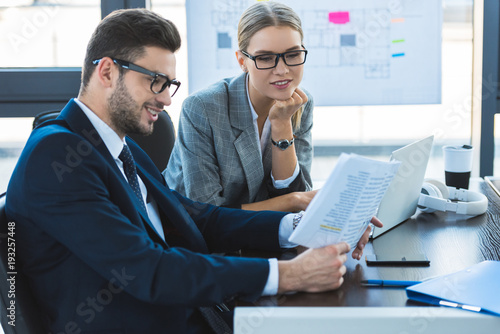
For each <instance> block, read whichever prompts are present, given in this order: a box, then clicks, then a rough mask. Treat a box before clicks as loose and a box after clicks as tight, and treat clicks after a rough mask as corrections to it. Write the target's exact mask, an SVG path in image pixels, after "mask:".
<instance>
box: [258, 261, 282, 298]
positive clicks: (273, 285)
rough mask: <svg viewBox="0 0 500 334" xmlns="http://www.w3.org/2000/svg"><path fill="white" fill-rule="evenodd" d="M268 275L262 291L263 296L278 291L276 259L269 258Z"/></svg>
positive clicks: (272, 294) (271, 294)
mask: <svg viewBox="0 0 500 334" xmlns="http://www.w3.org/2000/svg"><path fill="white" fill-rule="evenodd" d="M268 261H269V276H268V277H267V283H266V286H265V287H264V291H262V295H263V296H274V295H275V294H277V293H278V284H279V270H278V259H269V260H268Z"/></svg>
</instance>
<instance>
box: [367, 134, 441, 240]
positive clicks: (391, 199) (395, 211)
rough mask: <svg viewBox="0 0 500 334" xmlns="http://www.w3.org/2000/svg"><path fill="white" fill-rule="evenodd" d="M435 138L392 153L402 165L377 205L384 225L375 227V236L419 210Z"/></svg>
mask: <svg viewBox="0 0 500 334" xmlns="http://www.w3.org/2000/svg"><path fill="white" fill-rule="evenodd" d="M433 141H434V136H429V137H427V138H424V139H421V140H419V141H416V142H414V143H411V144H409V145H407V146H405V147H402V148H400V149H398V150H396V151H394V152H392V154H391V161H392V160H398V161H401V165H400V166H399V169H398V171H397V173H396V175H395V176H394V178H393V179H392V182H391V184H390V185H389V188H387V191H386V193H385V195H384V197H383V198H382V201H381V202H380V205H379V207H378V212H377V218H378V219H380V221H381V222H382V223H383V224H384V227H381V228H378V227H374V230H373V232H372V238H376V237H378V236H380V235H382V234H383V233H385V232H387V231H389V230H390V229H392V228H394V227H395V226H397V225H399V224H401V223H402V222H404V221H405V220H407V219H408V218H410V217H411V216H413V215H414V214H415V212H416V211H417V202H418V198H419V196H420V191H421V189H422V184H423V183H424V176H425V170H426V169H427V163H428V162H429V156H430V154H431V149H432V142H433Z"/></svg>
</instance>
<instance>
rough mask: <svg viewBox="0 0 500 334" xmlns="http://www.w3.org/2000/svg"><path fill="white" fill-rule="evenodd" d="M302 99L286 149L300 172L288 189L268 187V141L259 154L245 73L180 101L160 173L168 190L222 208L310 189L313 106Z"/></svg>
mask: <svg viewBox="0 0 500 334" xmlns="http://www.w3.org/2000/svg"><path fill="white" fill-rule="evenodd" d="M306 94H307V96H308V99H309V100H308V102H307V103H306V105H305V106H304V112H303V114H302V120H301V125H300V128H299V129H298V130H296V131H295V136H296V138H295V142H294V146H292V147H291V148H294V149H295V150H296V153H297V158H298V161H299V165H300V173H299V175H298V176H297V178H296V179H295V180H294V181H293V182H292V183H291V184H290V185H289V187H288V188H285V189H276V188H275V187H274V186H273V183H272V179H271V167H272V162H271V142H269V144H268V145H267V146H266V147H265V149H264V154H263V156H262V157H261V155H260V149H259V146H260V143H259V142H258V140H257V135H256V133H255V127H254V123H253V119H252V112H251V110H250V106H249V103H248V98H247V92H246V74H245V73H243V74H242V75H240V76H238V77H234V78H229V79H224V80H221V81H219V82H217V83H215V84H213V85H211V86H210V87H208V88H206V89H204V90H201V91H198V92H196V93H194V94H192V95H191V96H189V97H188V98H187V99H186V100H185V101H184V103H183V105H182V111H181V115H180V119H179V128H178V135H177V139H176V142H175V145H174V148H173V151H172V155H171V156H170V160H169V163H168V166H167V168H166V169H165V171H163V175H164V176H165V179H166V180H167V183H168V185H169V187H170V188H172V189H175V190H177V191H178V192H180V193H181V194H182V195H184V196H187V197H189V198H190V199H192V200H195V201H200V202H206V203H210V204H215V205H220V206H228V207H241V204H246V203H253V202H258V201H262V200H265V199H268V198H271V197H275V196H279V195H282V194H286V193H290V192H293V191H308V190H311V189H312V182H311V176H310V170H311V161H312V155H313V151H312V145H311V128H312V124H313V114H312V109H313V101H312V97H311V96H310V95H309V93H307V92H306Z"/></svg>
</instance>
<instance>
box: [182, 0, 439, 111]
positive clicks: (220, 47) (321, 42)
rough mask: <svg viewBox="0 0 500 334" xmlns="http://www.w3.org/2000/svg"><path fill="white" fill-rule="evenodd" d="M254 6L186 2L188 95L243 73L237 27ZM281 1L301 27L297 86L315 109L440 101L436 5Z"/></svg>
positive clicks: (406, 0)
mask: <svg viewBox="0 0 500 334" xmlns="http://www.w3.org/2000/svg"><path fill="white" fill-rule="evenodd" d="M256 1H257V0H243V1H233V0H210V1H207V0H187V3H186V10H187V19H188V61H189V63H188V66H189V91H190V92H194V91H196V90H199V89H201V88H204V87H207V86H208V85H210V84H212V83H214V82H216V81H218V80H220V79H222V78H225V77H231V76H234V75H237V74H239V73H241V70H240V68H239V66H238V64H237V62H236V56H235V51H236V50H238V40H237V26H238V21H239V19H240V16H241V14H242V13H243V12H244V10H245V9H246V8H248V6H250V5H252V4H253V3H255V2H256ZM280 2H282V3H284V4H286V5H288V6H290V7H291V8H293V9H294V10H295V12H296V13H297V14H298V15H299V16H300V18H301V20H302V28H303V31H304V45H305V47H306V49H307V50H308V51H309V53H308V58H307V62H306V64H305V65H304V66H305V69H304V79H303V82H302V86H303V87H304V88H306V89H307V90H308V91H309V92H310V93H311V94H312V95H313V97H314V101H315V104H316V105H376V104H378V105H380V104H432V103H440V102H441V25H442V8H441V3H440V2H439V1H416V0H383V1H382V0H364V1H359V0H358V1H343V0H316V1H314V2H312V1H310V2H307V3H305V2H303V1H298V0H282V1H280ZM202 55H203V56H202ZM200 73H203V75H200Z"/></svg>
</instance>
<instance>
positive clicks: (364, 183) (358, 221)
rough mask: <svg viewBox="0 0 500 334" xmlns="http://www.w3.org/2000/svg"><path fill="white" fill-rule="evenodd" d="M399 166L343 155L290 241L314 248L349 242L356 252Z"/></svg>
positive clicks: (396, 163)
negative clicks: (360, 239) (357, 245)
mask: <svg viewBox="0 0 500 334" xmlns="http://www.w3.org/2000/svg"><path fill="white" fill-rule="evenodd" d="M399 165H400V162H399V161H390V162H384V161H378V160H373V159H369V158H365V157H362V156H359V155H356V154H346V153H342V154H341V155H340V158H339V160H338V162H337V164H336V166H335V168H334V170H333V171H332V173H331V174H330V176H329V178H328V180H327V181H326V183H325V185H324V186H323V188H321V190H320V191H318V193H317V194H316V196H315V197H314V198H313V200H312V201H311V203H310V204H309V206H308V207H307V209H306V211H305V213H304V216H303V217H302V220H301V222H300V224H299V225H298V226H297V228H296V229H295V231H294V232H293V233H292V235H291V236H290V238H289V240H290V241H291V242H294V243H297V244H299V245H302V246H306V247H310V248H319V247H324V246H327V245H331V244H335V243H338V242H340V241H345V242H347V243H348V244H349V245H350V246H351V250H353V249H354V248H355V247H356V244H357V242H358V241H359V238H360V237H361V236H362V235H363V232H364V231H365V230H366V228H367V227H368V224H369V223H370V220H371V218H372V217H373V216H374V215H375V213H376V211H377V208H378V205H379V203H380V201H381V200H382V197H383V196H384V194H385V192H386V190H387V188H388V187H389V184H390V183H391V180H392V178H393V177H394V175H395V174H396V172H397V169H398V167H399Z"/></svg>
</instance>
